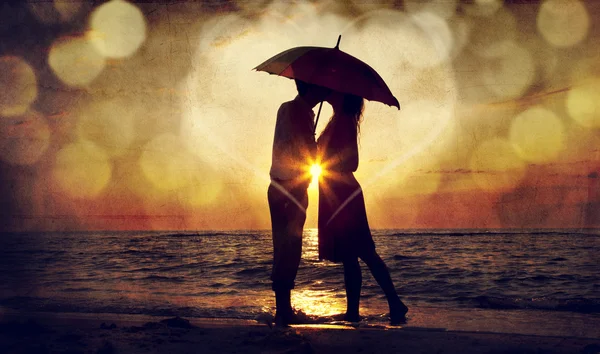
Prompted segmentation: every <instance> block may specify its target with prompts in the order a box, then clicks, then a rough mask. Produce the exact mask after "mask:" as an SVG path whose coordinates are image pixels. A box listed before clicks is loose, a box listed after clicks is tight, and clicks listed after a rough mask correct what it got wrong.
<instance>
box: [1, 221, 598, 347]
mask: <svg viewBox="0 0 600 354" xmlns="http://www.w3.org/2000/svg"><path fill="white" fill-rule="evenodd" d="M373 237H374V240H375V244H376V246H377V251H378V252H379V254H380V256H381V257H382V258H383V259H384V261H385V262H386V264H387V266H388V268H389V270H390V273H391V276H392V279H393V281H394V283H395V285H396V287H397V290H398V293H399V295H400V296H401V297H402V299H403V301H404V302H405V303H406V304H407V305H408V306H409V307H410V308H411V312H409V323H411V321H413V319H414V321H415V323H419V324H423V325H424V326H430V327H431V326H445V327H446V328H448V327H451V326H452V323H455V322H457V321H459V319H460V318H461V317H460V316H463V317H464V316H465V315H464V314H468V315H467V317H468V318H470V321H473V317H474V316H475V315H474V314H481V315H482V316H483V317H484V318H488V320H489V319H490V318H496V319H498V318H509V319H510V318H513V319H515V318H519V317H523V318H537V320H536V321H538V322H540V321H541V322H545V320H544V319H556V318H563V319H565V320H564V321H563V322H565V323H577V326H579V327H587V324H589V323H592V324H597V325H598V326H597V327H596V328H600V257H599V256H598V255H599V254H600V232H599V230H456V229H453V230H374V231H373ZM0 246H1V247H0V306H1V307H4V308H8V309H13V310H27V311H43V312H71V313H73V312H74V313H112V314H123V315H125V314H143V315H156V316H176V315H177V316H181V317H221V318H239V319H255V318H260V317H261V316H263V317H264V316H265V315H272V314H273V313H274V299H273V292H272V290H271V283H270V280H269V275H270V269H271V257H272V253H271V252H272V243H271V233H270V230H258V231H254V230H244V231H199V232H191V231H186V232H167V231H118V232H111V231H94V232H60V233H59V232H56V233H55V232H39V233H3V234H1V235H0ZM361 266H362V269H363V289H362V298H361V314H362V315H364V316H365V319H366V320H367V321H372V322H378V321H379V322H381V321H385V319H386V317H385V316H386V313H387V303H386V301H385V297H384V295H383V292H382V291H381V289H380V288H379V286H378V285H377V283H376V282H375V281H374V279H373V277H372V276H371V274H370V273H369V271H368V268H367V267H366V265H364V263H361ZM292 302H293V305H294V306H295V307H296V308H299V309H301V310H302V311H303V312H304V313H305V314H306V315H307V316H312V317H313V318H326V317H327V316H331V315H334V314H337V313H342V312H344V310H345V292H344V285H343V271H342V266H341V265H340V264H335V263H330V262H324V261H319V260H318V257H317V231H316V229H305V232H304V244H303V257H302V262H301V264H300V269H299V271H298V277H297V279H296V289H294V291H293V296H292ZM440 314H446V315H440ZM453 314H454V315H453ZM411 316H413V317H412V318H411ZM444 316H445V317H444ZM457 316H458V317H457ZM463 320H464V318H463ZM574 321H575V322H574ZM577 321H580V322H581V323H580V322H577ZM487 322H489V321H487ZM500 322H502V321H500ZM482 323H484V324H483V325H485V323H486V321H483V322H482ZM464 325H465V324H464V323H463V327H462V328H464ZM473 325H475V324H473ZM481 325H482V324H481V323H480V324H479V325H478V326H481ZM552 326H557V324H553V325H552ZM573 326H576V325H573ZM467 327H468V326H467ZM582 330H583V331H584V332H585V329H578V330H577V331H579V332H577V331H576V333H572V334H573V335H577V334H578V333H579V334H581V331H582ZM596 332H598V333H597V335H598V337H599V338H600V330H598V329H597V330H596ZM596 332H593V333H591V334H590V333H588V332H585V333H584V335H593V336H594V335H596ZM569 333H570V332H569Z"/></svg>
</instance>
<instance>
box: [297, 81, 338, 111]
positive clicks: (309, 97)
mask: <svg viewBox="0 0 600 354" xmlns="http://www.w3.org/2000/svg"><path fill="white" fill-rule="evenodd" d="M295 81H296V88H297V89H298V95H300V96H301V97H302V98H304V99H305V100H306V101H307V102H309V103H311V104H313V105H315V104H317V103H318V102H321V101H324V100H325V99H326V98H327V96H329V94H330V93H331V91H332V90H331V89H328V88H327V87H323V86H319V85H313V84H309V83H306V82H304V81H300V80H295Z"/></svg>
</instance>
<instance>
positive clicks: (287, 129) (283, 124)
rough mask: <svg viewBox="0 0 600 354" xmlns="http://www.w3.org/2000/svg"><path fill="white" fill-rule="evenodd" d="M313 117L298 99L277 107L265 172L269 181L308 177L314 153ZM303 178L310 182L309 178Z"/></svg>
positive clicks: (312, 113)
mask: <svg viewBox="0 0 600 354" xmlns="http://www.w3.org/2000/svg"><path fill="white" fill-rule="evenodd" d="M314 117H315V114H314V112H313V110H312V107H310V106H309V105H308V104H307V103H306V102H305V101H304V99H303V98H302V97H300V96H296V98H294V99H293V100H292V101H289V102H285V103H283V104H282V105H281V106H280V107H279V110H278V111H277V122H276V123H275V134H274V139H273V156H272V162H271V171H270V173H269V174H270V176H271V179H272V180H295V179H301V178H306V177H307V176H308V175H307V172H308V170H309V169H310V164H311V163H312V162H313V161H314V159H315V155H316V151H317V144H316V142H315V137H314V124H315V123H314ZM307 178H308V179H310V176H308V177H307ZM309 182H310V180H309Z"/></svg>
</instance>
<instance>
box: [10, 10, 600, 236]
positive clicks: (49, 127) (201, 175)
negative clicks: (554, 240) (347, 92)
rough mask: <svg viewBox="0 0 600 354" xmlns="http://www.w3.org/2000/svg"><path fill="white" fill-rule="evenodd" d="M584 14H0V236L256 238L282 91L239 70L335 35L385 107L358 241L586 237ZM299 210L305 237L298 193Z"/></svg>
mask: <svg viewBox="0 0 600 354" xmlns="http://www.w3.org/2000/svg"><path fill="white" fill-rule="evenodd" d="M598 18H600V3H599V2H597V1H591V0H590V1H580V0H546V1H505V2H502V1H498V0H474V1H458V0H430V1H416V0H404V1H401V0H396V1H391V0H381V1H378V2H369V1H358V0H355V1H348V2H344V3H343V4H341V3H340V2H336V1H327V0H322V1H292V2H290V1H254V2H249V1H233V0H229V1H228V0H223V1H205V2H201V1H185V0H184V1H152V0H150V1H131V2H129V1H125V0H110V1H95V2H89V1H87V2H85V1H82V2H77V1H71V0H68V1H67V0H54V1H46V2H40V1H29V2H4V3H3V5H0V36H1V38H2V41H1V44H0V195H1V198H2V199H1V200H0V228H2V229H4V230H5V231H75V230H131V229H142V230H149V229H154V230H207V229H210V230H215V229H268V228H269V227H270V216H269V209H268V204H267V199H266V190H267V187H268V184H269V175H268V172H269V168H270V163H271V148H272V142H273V131H274V126H275V119H276V112H277V109H278V107H279V105H280V104H281V103H283V102H285V101H289V100H291V99H293V98H294V96H295V95H296V89H295V85H294V83H293V81H292V80H289V79H287V78H283V77H277V76H274V75H269V74H267V73H264V72H256V71H253V70H252V69H253V68H254V67H256V66H257V65H258V64H260V63H262V62H263V61H265V60H267V59H268V58H270V57H271V56H273V55H275V54H277V53H279V52H281V51H283V50H286V49H288V48H291V47H296V46H323V47H333V46H335V44H336V42H337V38H338V36H339V35H341V36H342V37H341V42H340V49H341V50H343V51H345V52H347V53H349V54H351V55H353V56H355V57H357V58H359V59H361V60H363V61H365V62H367V63H368V64H369V65H370V66H371V67H373V68H374V69H375V70H376V71H377V72H378V73H379V74H380V75H381V77H382V78H383V79H384V80H385V81H386V83H387V84H388V86H389V88H390V90H391V91H392V93H393V94H394V95H395V96H396V97H397V98H398V100H399V102H400V105H401V109H400V110H397V109H395V108H393V107H389V106H387V105H385V104H382V103H379V102H370V101H367V102H366V108H365V112H364V122H363V123H362V125H361V133H360V140H359V153H360V165H359V168H358V170H357V172H356V174H355V175H356V177H357V179H358V180H359V182H360V183H361V185H362V188H363V191H364V195H365V202H366V208H367V214H368V217H369V223H370V225H371V227H372V228H412V229H414V228H452V229H454V228H456V229H461V228H584V227H599V224H600V211H599V210H600V192H599V184H600V179H599V177H598V173H600V101H599V100H598V99H597V97H598V94H599V93H600V45H599V43H600V40H599V37H600V28H599V26H600V24H599V23H598V20H597V19H598ZM316 112H317V108H315V113H316ZM330 116H331V108H330V107H329V106H328V105H327V104H324V105H323V109H322V111H321V114H320V117H319V122H318V126H317V134H318V133H319V132H320V130H322V129H323V127H324V126H325V124H326V123H327V121H328V119H329V117H330ZM309 200H310V201H309V209H308V211H307V222H306V227H316V222H317V201H318V192H317V188H316V183H313V185H311V187H310V188H309Z"/></svg>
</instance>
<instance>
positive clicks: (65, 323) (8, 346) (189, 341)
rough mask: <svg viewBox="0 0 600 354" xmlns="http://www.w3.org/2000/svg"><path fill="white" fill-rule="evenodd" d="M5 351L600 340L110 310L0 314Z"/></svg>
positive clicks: (436, 349) (521, 345) (309, 349)
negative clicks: (275, 323)
mask: <svg viewBox="0 0 600 354" xmlns="http://www.w3.org/2000/svg"><path fill="white" fill-rule="evenodd" d="M0 352H2V353H55V352H56V353H67V352H68V353H97V354H111V353H148V352H152V353H169V354H170V353H185V352H188V353H200V352H201V353H339V352H344V353H362V354H364V353H396V352H405V353H598V352H600V337H598V338H582V337H572V336H560V335H532V334H519V333H499V332H486V331H463V330H449V329H447V328H436V327H419V326H416V325H411V324H410V321H409V324H407V325H403V326H397V327H396V326H394V327H391V326H384V325H359V326H352V325H349V324H333V325H331V324H318V325H314V324H311V325H294V326H292V327H290V328H285V329H276V328H273V329H272V328H270V327H269V326H267V325H266V324H265V323H259V322H258V321H256V320H243V319H227V318H185V319H182V318H179V317H175V318H173V317H168V316H150V315H118V314H106V313H102V314H101V313H95V314H90V313H59V312H28V311H17V310H6V309H5V310H3V311H0Z"/></svg>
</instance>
